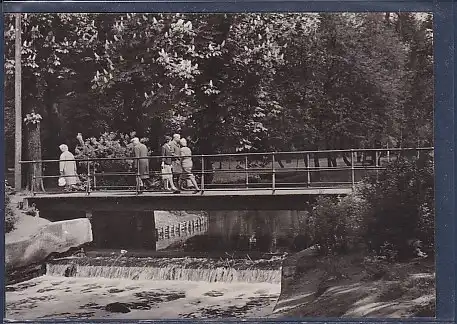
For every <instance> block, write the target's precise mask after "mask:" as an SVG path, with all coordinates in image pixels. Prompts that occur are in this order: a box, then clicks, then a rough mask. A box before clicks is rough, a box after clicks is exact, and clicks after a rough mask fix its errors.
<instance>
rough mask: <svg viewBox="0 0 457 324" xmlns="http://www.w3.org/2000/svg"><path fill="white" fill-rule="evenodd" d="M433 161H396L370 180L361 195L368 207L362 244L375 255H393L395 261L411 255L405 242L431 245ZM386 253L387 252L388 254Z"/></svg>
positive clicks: (432, 229)
mask: <svg viewBox="0 0 457 324" xmlns="http://www.w3.org/2000/svg"><path fill="white" fill-rule="evenodd" d="M433 190H434V180H433V162H432V160H431V158H430V157H429V156H425V157H422V158H421V159H413V160H406V159H398V160H397V161H394V162H393V163H391V164H389V165H388V166H387V168H386V170H384V171H383V172H381V173H380V174H379V176H378V179H375V178H369V179H367V180H366V181H365V186H364V187H363V188H361V195H362V196H363V197H364V198H365V199H366V201H367V202H368V203H369V204H370V206H371V208H370V212H368V213H367V214H366V217H365V218H364V220H363V223H364V228H365V241H366V242H367V243H368V245H369V246H370V248H371V249H372V250H374V251H375V252H377V253H379V254H380V255H383V253H385V252H384V251H383V250H386V248H387V247H388V249H387V250H389V253H390V254H392V253H391V252H395V253H397V255H398V258H404V257H407V256H408V255H411V252H412V250H413V249H411V247H410V246H409V243H408V240H411V239H421V240H423V241H424V242H425V243H426V244H427V246H428V247H430V246H433V243H434V235H433V233H434V211H433V208H434V207H433V206H434V201H433ZM387 250H386V251H387Z"/></svg>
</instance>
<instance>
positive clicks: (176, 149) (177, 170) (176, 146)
mask: <svg viewBox="0 0 457 324" xmlns="http://www.w3.org/2000/svg"><path fill="white" fill-rule="evenodd" d="M180 140H181V135H179V134H174V135H173V140H172V141H171V142H170V146H171V153H172V155H173V158H172V160H171V161H172V162H171V168H172V172H173V180H174V181H177V182H176V183H178V184H179V177H180V175H181V172H182V170H181V169H182V168H181V160H180V158H179V156H180V155H181V145H180ZM180 189H181V188H180Z"/></svg>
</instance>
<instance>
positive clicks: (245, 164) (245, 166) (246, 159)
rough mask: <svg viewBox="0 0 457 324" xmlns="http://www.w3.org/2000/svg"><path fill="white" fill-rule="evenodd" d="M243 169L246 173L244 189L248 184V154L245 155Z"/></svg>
mask: <svg viewBox="0 0 457 324" xmlns="http://www.w3.org/2000/svg"><path fill="white" fill-rule="evenodd" d="M244 171H245V174H246V189H247V188H248V186H249V173H248V156H247V155H246V156H245V159H244Z"/></svg>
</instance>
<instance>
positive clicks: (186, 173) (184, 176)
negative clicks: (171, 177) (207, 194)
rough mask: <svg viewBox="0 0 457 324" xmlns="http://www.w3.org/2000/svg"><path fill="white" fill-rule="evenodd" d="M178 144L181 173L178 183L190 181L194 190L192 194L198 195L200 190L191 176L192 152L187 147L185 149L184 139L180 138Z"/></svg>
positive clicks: (185, 142)
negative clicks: (179, 146)
mask: <svg viewBox="0 0 457 324" xmlns="http://www.w3.org/2000/svg"><path fill="white" fill-rule="evenodd" d="M180 144H181V167H182V173H181V175H180V179H179V183H181V180H186V181H187V180H190V182H191V183H192V185H193V187H194V189H195V190H194V192H193V193H198V192H200V188H198V184H197V181H196V180H195V177H194V175H193V174H192V167H193V162H192V151H191V149H190V148H189V147H187V141H186V139H185V138H181V140H180Z"/></svg>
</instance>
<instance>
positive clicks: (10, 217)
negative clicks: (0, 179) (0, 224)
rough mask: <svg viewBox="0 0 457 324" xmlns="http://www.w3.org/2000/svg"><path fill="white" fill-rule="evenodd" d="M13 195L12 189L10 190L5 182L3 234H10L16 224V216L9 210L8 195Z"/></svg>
mask: <svg viewBox="0 0 457 324" xmlns="http://www.w3.org/2000/svg"><path fill="white" fill-rule="evenodd" d="M12 193H13V188H11V187H10V186H9V185H8V184H7V183H6V182H5V214H4V215H5V223H4V224H5V233H9V232H11V231H12V230H13V229H14V227H15V224H16V219H17V217H16V215H14V212H13V210H12V208H11V205H10V204H11V202H10V201H11V199H10V195H11V194H12Z"/></svg>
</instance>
